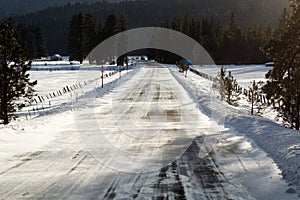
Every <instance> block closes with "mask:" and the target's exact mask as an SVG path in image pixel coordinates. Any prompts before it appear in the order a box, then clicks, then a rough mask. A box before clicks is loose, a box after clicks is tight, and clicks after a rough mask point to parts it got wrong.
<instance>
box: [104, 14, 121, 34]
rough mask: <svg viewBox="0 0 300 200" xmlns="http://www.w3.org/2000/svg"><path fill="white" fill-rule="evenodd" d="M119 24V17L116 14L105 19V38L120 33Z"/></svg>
mask: <svg viewBox="0 0 300 200" xmlns="http://www.w3.org/2000/svg"><path fill="white" fill-rule="evenodd" d="M118 25H119V20H118V18H117V17H116V16H115V15H114V14H111V15H109V16H108V17H107V18H106V20H105V25H104V28H103V38H104V39H107V38H109V37H111V36H113V35H115V34H116V33H118Z"/></svg>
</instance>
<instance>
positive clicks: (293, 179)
mask: <svg viewBox="0 0 300 200" xmlns="http://www.w3.org/2000/svg"><path fill="white" fill-rule="evenodd" d="M224 67H226V68H227V69H230V71H232V74H233V76H234V77H236V78H237V80H238V81H239V82H242V83H244V84H245V85H246V84H247V83H248V82H247V81H249V80H251V79H252V80H253V79H255V80H264V74H265V73H266V72H267V71H268V70H269V68H265V67H264V66H263V65H261V66H260V65H258V66H256V65H252V66H224ZM197 68H198V70H199V71H201V72H204V73H207V74H209V75H212V76H214V75H216V74H217V71H218V67H216V66H213V67H211V69H210V66H207V67H204V68H201V67H197ZM244 68H245V72H244V71H243V69H244ZM173 70H174V67H173ZM247 72H248V73H250V74H248V73H247ZM173 74H174V75H175V76H177V75H176V73H174V72H173ZM188 76H189V78H188V79H185V80H184V81H181V82H182V84H183V85H185V88H186V89H187V90H188V91H190V92H192V93H197V96H198V98H199V99H198V101H199V104H200V105H201V106H199V107H200V110H201V111H202V112H203V113H205V114H207V115H209V114H210V113H211V112H219V113H220V114H222V115H224V114H225V117H224V122H223V121H222V122H221V123H222V124H223V123H224V126H225V128H227V129H228V130H229V131H225V135H228V133H227V132H229V133H231V134H232V133H233V136H231V137H232V138H234V139H233V141H234V140H238V141H239V140H240V137H242V138H243V137H245V136H246V137H248V138H249V139H247V140H248V141H249V142H250V144H251V145H252V146H254V147H259V148H261V149H263V150H264V151H265V152H266V154H265V155H263V154H264V153H263V154H261V155H263V156H268V157H270V158H272V159H273V160H274V161H275V163H276V165H277V166H278V167H279V168H280V169H281V170H282V176H283V177H284V178H285V179H286V180H287V181H288V182H289V183H290V184H291V185H294V186H295V187H296V188H297V190H298V194H299V193H300V192H299V190H300V176H299V172H300V171H299V170H300V148H299V147H300V133H299V131H294V130H290V129H287V128H284V127H283V126H280V125H277V124H276V123H275V122H274V120H270V119H267V118H264V117H259V116H250V115H249V107H244V108H241V107H238V108H235V107H232V106H229V105H228V104H226V103H224V102H219V101H218V100H216V99H215V100H214V101H212V100H211V95H212V96H213V95H214V92H212V90H209V88H211V86H212V85H211V84H212V83H211V81H209V80H206V79H203V78H201V77H199V76H198V75H196V74H193V73H189V75H188ZM178 80H179V81H180V80H182V77H181V78H178ZM208 94H210V95H209V96H207V95H208ZM222 135H223V134H222ZM222 137H223V136H222ZM222 140H223V139H222ZM222 140H221V141H220V143H221V146H222V145H223V144H222V143H225V144H226V143H227V142H228V139H225V140H224V141H222ZM231 143H232V139H231V140H229V144H231ZM243 143H244V141H243V140H240V142H238V144H236V145H235V146H237V147H239V148H240V147H242V148H244V147H243V145H242V144H243ZM226 145H227V144H226ZM255 151H257V149H256V150H255ZM250 152H251V151H250ZM250 157H251V158H253V155H252V156H250ZM225 158H226V156H225ZM261 160H266V159H261ZM222 166H224V165H223V164H222ZM247 166H250V165H245V171H249V170H247ZM266 166H268V165H266ZM269 167H271V166H269ZM270 177H272V179H273V178H274V177H273V176H270ZM295 187H291V188H290V190H291V191H293V190H294V189H295ZM258 189H259V188H256V190H258Z"/></svg>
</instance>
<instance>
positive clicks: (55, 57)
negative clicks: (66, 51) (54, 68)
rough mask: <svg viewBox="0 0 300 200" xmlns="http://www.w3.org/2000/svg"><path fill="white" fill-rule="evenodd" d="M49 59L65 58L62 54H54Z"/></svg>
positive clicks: (58, 59)
mask: <svg viewBox="0 0 300 200" xmlns="http://www.w3.org/2000/svg"><path fill="white" fill-rule="evenodd" d="M49 60H50V61H60V60H63V59H62V57H61V55H59V54H54V55H52V56H50V57H49Z"/></svg>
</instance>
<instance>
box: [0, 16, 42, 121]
mask: <svg viewBox="0 0 300 200" xmlns="http://www.w3.org/2000/svg"><path fill="white" fill-rule="evenodd" d="M0 44H1V45H0V84H1V87H0V119H1V120H3V123H4V124H8V123H9V121H10V120H11V119H12V118H14V117H15V116H14V113H15V112H16V111H17V110H18V109H21V108H23V107H24V106H25V103H26V102H28V101H30V100H31V98H32V96H33V92H34V90H33V86H34V85H36V84H37V82H36V81H34V82H30V79H29V74H28V73H27V72H28V70H30V65H31V62H27V55H26V50H25V47H24V44H23V43H22V42H21V41H20V37H19V33H18V32H17V30H16V29H15V28H14V26H13V24H12V22H11V21H10V20H8V21H4V22H2V23H1V24H0Z"/></svg>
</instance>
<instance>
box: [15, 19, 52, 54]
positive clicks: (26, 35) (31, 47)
mask: <svg viewBox="0 0 300 200" xmlns="http://www.w3.org/2000/svg"><path fill="white" fill-rule="evenodd" d="M17 30H18V32H19V34H20V37H21V40H22V41H23V42H24V44H25V46H26V48H27V57H28V58H29V59H34V58H41V57H46V56H47V49H46V41H45V35H44V33H43V31H42V30H41V28H40V27H39V26H37V25H28V24H26V23H20V24H19V25H18V26H17Z"/></svg>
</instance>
